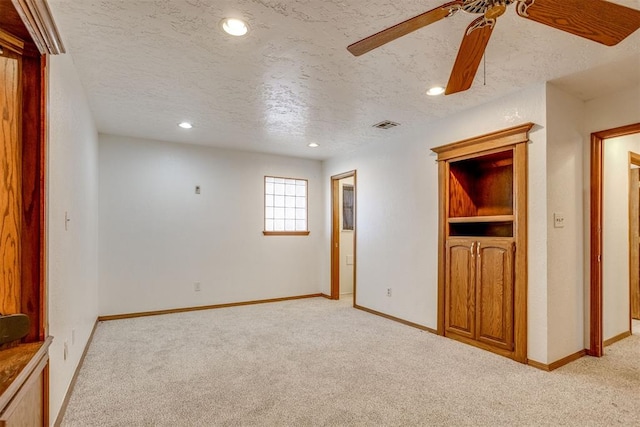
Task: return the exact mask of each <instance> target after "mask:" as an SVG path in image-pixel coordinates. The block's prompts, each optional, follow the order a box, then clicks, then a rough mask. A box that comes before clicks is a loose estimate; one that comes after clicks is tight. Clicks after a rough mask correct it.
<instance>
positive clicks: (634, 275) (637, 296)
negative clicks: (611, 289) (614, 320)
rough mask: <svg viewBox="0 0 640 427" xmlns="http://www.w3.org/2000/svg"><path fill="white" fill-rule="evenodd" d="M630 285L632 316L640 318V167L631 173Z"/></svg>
mask: <svg viewBox="0 0 640 427" xmlns="http://www.w3.org/2000/svg"><path fill="white" fill-rule="evenodd" d="M639 160H640V159H639ZM629 286H630V289H629V292H630V299H631V317H632V318H633V319H640V169H631V171H630V173H629Z"/></svg>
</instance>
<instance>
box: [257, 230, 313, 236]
mask: <svg viewBox="0 0 640 427" xmlns="http://www.w3.org/2000/svg"><path fill="white" fill-rule="evenodd" d="M309 233H310V231H263V232H262V234H264V235H265V236H308V235H309Z"/></svg>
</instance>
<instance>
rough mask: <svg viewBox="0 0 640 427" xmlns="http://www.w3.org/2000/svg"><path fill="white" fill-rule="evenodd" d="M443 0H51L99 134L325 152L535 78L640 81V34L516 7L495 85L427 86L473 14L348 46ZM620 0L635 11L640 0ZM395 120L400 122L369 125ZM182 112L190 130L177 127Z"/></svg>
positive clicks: (492, 54)
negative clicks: (586, 28)
mask: <svg viewBox="0 0 640 427" xmlns="http://www.w3.org/2000/svg"><path fill="white" fill-rule="evenodd" d="M443 2H444V1H442V0H419V1H417V0H403V1H392V0H369V1H365V0H351V1H348V0H282V1H277V0H235V1H229V0H82V1H78V0H49V4H50V7H51V9H52V12H53V15H54V18H55V20H56V23H57V25H58V27H59V30H60V33H61V34H62V38H63V41H64V45H65V47H66V48H67V51H68V52H69V53H70V54H71V55H72V57H73V59H74V62H75V64H76V67H77V70H78V72H79V74H80V78H81V80H82V83H83V85H84V87H85V89H86V91H87V95H88V98H89V103H90V106H91V109H92V111H93V115H94V117H95V120H96V123H97V126H98V129H99V131H100V132H103V133H111V134H117V135H125V136H134V137H141V138H149V139H157V140H166V141H175V142H189V143H196V144H202V145H211V146H218V147H228V148H234V149H241V150H250V151H259V152H267V153H276V154H284V155H292V156H298V157H308V158H317V159H325V158H329V157H332V156H336V155H340V154H345V153H348V152H351V151H353V150H354V149H356V148H357V147H360V146H365V145H367V144H371V143H374V142H376V141H385V142H386V141H388V142H390V143H393V142H400V141H402V140H403V139H404V138H406V136H407V135H415V134H417V133H418V134H419V133H420V132H421V131H423V130H425V129H427V128H428V127H429V123H430V122H432V121H433V120H436V119H438V118H439V117H443V116H446V115H448V114H451V113H454V112H457V111H460V110H463V109H466V108H469V107H472V106H475V105H478V104H482V103H485V102H487V101H489V100H491V99H494V98H498V97H502V96H504V95H506V94H508V93H511V92H514V91H517V90H519V89H521V88H523V87H526V86H529V85H532V84H535V83H541V82H544V81H549V80H554V79H557V80H554V82H555V83H556V84H558V85H560V86H562V87H565V88H566V89H567V90H569V91H571V92H573V93H575V94H576V95H577V96H580V97H582V98H583V99H588V98H589V97H593V96H597V95H598V94H599V93H596V92H594V91H593V90H592V89H590V88H589V87H590V85H591V84H592V83H593V81H594V80H595V81H597V80H601V79H603V78H606V79H607V81H608V86H607V90H615V89H616V88H619V87H620V85H621V84H622V83H628V82H629V81H635V82H638V81H639V80H640V71H639V70H640V31H638V32H636V33H634V34H633V35H632V36H631V37H629V38H628V39H626V40H625V41H623V42H622V43H620V44H619V45H618V46H616V47H613V48H610V47H605V46H602V45H599V44H597V43H593V42H590V41H587V40H584V39H581V38H578V37H575V36H572V35H570V34H567V33H563V32H560V31H558V30H554V29H552V28H549V27H546V26H544V25H541V24H538V23H535V22H533V21H529V20H526V19H522V18H520V17H518V16H517V15H516V13H515V10H514V7H513V6H511V7H510V8H509V10H508V11H507V13H506V14H505V15H504V16H502V17H501V18H500V19H499V20H498V25H497V26H496V28H495V31H494V32H493V36H492V39H491V41H490V43H489V47H488V49H487V54H486V84H485V78H484V72H483V68H482V66H481V68H480V70H479V72H478V75H477V76H476V81H475V83H474V85H473V86H472V88H471V90H469V91H466V92H463V93H460V94H456V95H450V96H446V97H437V98H430V97H427V96H426V95H425V94H424V93H425V90H426V89H427V88H428V87H429V86H431V85H435V84H440V85H446V82H447V80H448V77H449V73H450V71H451V68H452V66H453V62H454V60H455V56H456V53H457V50H458V47H459V44H460V42H461V40H462V35H463V33H464V31H465V28H466V26H467V25H468V24H469V23H470V22H471V21H472V20H473V19H474V18H475V17H476V15H469V14H466V13H463V12H460V13H458V14H456V15H454V16H453V17H452V18H448V19H445V20H443V21H440V22H437V23H435V24H433V25H431V26H428V27H426V28H423V29H421V30H419V31H417V32H414V33H411V34H409V35H407V36H405V37H403V38H401V39H399V40H396V41H394V42H392V43H389V44H387V45H385V46H383V47H381V48H379V49H376V50H374V51H372V52H370V53H368V54H366V55H363V56H361V57H357V58H356V57H353V56H352V55H351V54H350V53H348V52H347V50H346V47H347V46H348V45H349V44H351V43H353V42H355V41H357V40H359V39H361V38H363V37H365V36H368V35H370V34H372V33H375V32H377V31H380V30H382V29H384V28H386V27H388V26H391V25H393V24H396V23H398V22H400V21H403V20H405V19H408V18H410V17H412V16H415V15H417V14H419V13H422V12H424V11H426V10H429V9H432V8H434V7H436V6H438V5H440V4H442V3H443ZM615 3H619V4H623V5H625V6H629V7H633V8H635V9H640V0H618V1H615ZM223 17H241V18H245V19H246V20H248V22H249V25H250V28H251V31H250V33H249V34H248V35H247V36H246V37H244V38H234V37H232V36H228V35H226V34H225V33H223V32H222V31H221V30H220V29H219V22H220V20H221V19H222V18H223ZM585 70H593V71H590V72H586V73H585ZM574 73H579V74H578V75H577V77H576V78H577V80H573V79H572V78H570V77H567V76H569V75H573V74H574ZM620 75H624V76H625V78H623V79H619V78H617V77H616V76H620ZM599 90H602V89H599ZM387 119H388V120H393V121H395V122H399V123H401V124H402V126H400V127H396V128H393V129H390V130H378V129H375V128H372V127H371V125H373V124H375V123H378V122H380V121H382V120H387ZM182 120H189V121H192V122H193V123H194V126H195V127H194V129H192V130H190V131H184V130H182V129H179V128H178V127H177V126H176V124H177V123H178V122H180V121H182ZM309 142H317V143H318V144H320V148H316V149H310V148H308V147H307V146H306V145H307V144H308V143H309Z"/></svg>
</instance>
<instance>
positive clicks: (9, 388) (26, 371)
mask: <svg viewBox="0 0 640 427" xmlns="http://www.w3.org/2000/svg"><path fill="white" fill-rule="evenodd" d="M51 341H53V338H52V337H48V338H47V339H46V340H45V341H44V342H40V343H30V344H20V345H19V346H17V347H14V348H10V349H6V350H2V351H3V352H11V353H10V355H9V356H10V357H8V358H7V360H6V361H4V363H3V368H5V369H10V368H11V364H12V363H19V364H20V365H19V366H15V367H14V368H15V369H16V370H18V371H19V372H17V374H16V375H15V376H14V375H12V376H11V377H10V378H7V379H6V382H5V383H0V391H1V394H0V412H2V411H4V409H5V408H6V407H7V405H8V404H9V402H11V400H12V399H13V398H14V397H15V396H16V394H17V393H18V391H19V390H20V388H22V387H23V385H24V384H25V383H26V382H27V380H28V379H29V377H30V376H31V374H32V373H33V372H35V371H37V370H38V368H39V367H40V366H41V364H42V362H43V360H44V361H45V364H46V361H47V360H48V358H49V356H48V351H49V346H50V345H51ZM24 352H26V355H25V354H24ZM5 354H7V353H5ZM21 356H25V357H21ZM25 358H27V359H28V362H26V363H24V360H25ZM42 366H44V365H42Z"/></svg>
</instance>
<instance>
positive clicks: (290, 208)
mask: <svg viewBox="0 0 640 427" xmlns="http://www.w3.org/2000/svg"><path fill="white" fill-rule="evenodd" d="M264 218H265V221H264V227H265V231H308V229H307V181H306V180H301V179H290V178H278V177H272V176H266V177H265V179H264Z"/></svg>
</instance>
